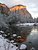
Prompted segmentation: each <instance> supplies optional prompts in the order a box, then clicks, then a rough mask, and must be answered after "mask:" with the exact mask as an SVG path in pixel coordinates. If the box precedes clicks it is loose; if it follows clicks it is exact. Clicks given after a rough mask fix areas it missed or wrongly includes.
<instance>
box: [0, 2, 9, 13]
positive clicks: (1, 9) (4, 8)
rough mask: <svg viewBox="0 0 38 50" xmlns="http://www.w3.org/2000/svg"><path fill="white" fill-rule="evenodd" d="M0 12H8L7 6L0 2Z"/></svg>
mask: <svg viewBox="0 0 38 50" xmlns="http://www.w3.org/2000/svg"><path fill="white" fill-rule="evenodd" d="M0 12H1V13H5V14H8V12H9V8H8V7H7V6H6V5H5V4H1V3H0Z"/></svg>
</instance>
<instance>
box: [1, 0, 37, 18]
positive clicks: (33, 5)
mask: <svg viewBox="0 0 38 50" xmlns="http://www.w3.org/2000/svg"><path fill="white" fill-rule="evenodd" d="M0 3H4V4H6V5H7V6H8V7H12V6H14V5H18V4H22V5H24V6H26V8H27V10H28V11H29V12H30V13H31V15H32V17H33V18H37V17H38V0H0Z"/></svg>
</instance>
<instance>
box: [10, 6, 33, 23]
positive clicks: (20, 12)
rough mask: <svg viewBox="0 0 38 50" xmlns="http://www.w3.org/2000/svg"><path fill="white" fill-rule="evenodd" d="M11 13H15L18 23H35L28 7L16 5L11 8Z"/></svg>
mask: <svg viewBox="0 0 38 50" xmlns="http://www.w3.org/2000/svg"><path fill="white" fill-rule="evenodd" d="M10 11H11V12H13V14H14V16H16V19H18V20H19V21H18V23H20V22H21V23H25V22H33V18H32V16H31V14H30V13H29V12H28V11H27V9H26V6H23V5H16V6H13V7H11V8H10Z"/></svg>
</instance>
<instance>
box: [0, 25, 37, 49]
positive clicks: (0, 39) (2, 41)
mask: <svg viewBox="0 0 38 50" xmlns="http://www.w3.org/2000/svg"><path fill="white" fill-rule="evenodd" d="M15 32H16V33H14V34H13V38H14V39H13V40H11V41H12V43H10V42H11V41H9V40H8V38H5V37H4V36H2V34H0V50H6V49H7V50H16V47H15V45H16V44H17V45H18V46H20V45H21V44H26V45H27V47H28V50H30V46H32V47H34V48H35V49H36V50H38V26H26V27H25V26H24V27H20V26H19V27H17V29H15ZM5 36H6V35H5ZM13 46H14V47H15V48H13Z"/></svg>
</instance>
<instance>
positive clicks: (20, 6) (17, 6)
mask: <svg viewBox="0 0 38 50" xmlns="http://www.w3.org/2000/svg"><path fill="white" fill-rule="evenodd" d="M23 8H26V6H24V5H21V4H19V5H15V6H13V7H11V8H10V11H15V10H21V9H23Z"/></svg>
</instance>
